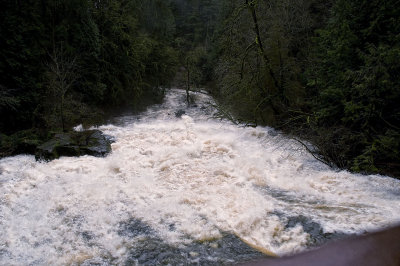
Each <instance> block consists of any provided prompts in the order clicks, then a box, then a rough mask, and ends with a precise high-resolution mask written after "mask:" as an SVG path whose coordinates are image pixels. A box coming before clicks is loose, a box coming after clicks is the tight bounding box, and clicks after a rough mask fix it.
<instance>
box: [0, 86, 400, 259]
mask: <svg viewBox="0 0 400 266" xmlns="http://www.w3.org/2000/svg"><path fill="white" fill-rule="evenodd" d="M193 97H194V98H195V100H196V104H195V105H192V106H190V107H187V106H186V102H185V101H186V96H185V92H184V91H181V90H177V89H171V90H168V91H167V94H166V97H165V100H164V103H162V104H160V105H154V106H151V107H150V108H148V110H147V111H145V112H143V113H141V114H139V115H131V116H129V115H125V116H121V117H115V118H114V119H113V120H112V121H110V123H109V124H107V125H104V126H100V127H99V128H98V129H100V130H101V131H103V132H104V133H105V134H107V135H109V136H112V137H113V139H115V142H114V143H113V144H112V153H111V154H110V155H108V156H107V157H105V158H96V157H91V156H83V157H69V158H67V157H62V158H60V159H57V160H53V161H51V162H36V161H35V158H34V157H33V156H26V155H20V156H15V157H8V158H4V159H2V160H0V264H1V265H135V264H136V265H157V264H171V265H180V264H181V265H187V264H194V265H196V264H200V265H213V264H232V263H236V262H243V261H247V260H251V259H253V258H259V257H262V256H264V255H263V254H271V253H273V254H277V255H285V254H292V253H297V252H300V251H302V250H304V249H307V248H309V247H311V246H315V245H320V244H322V243H324V242H325V241H328V240H330V239H334V238H338V237H341V236H343V235H348V234H359V233H363V232H369V231H373V230H376V229H378V228H384V227H387V226H389V225H392V224H395V223H398V222H400V181H399V180H396V179H392V178H390V177H385V176H378V175H361V174H352V173H349V172H347V171H339V170H337V169H332V168H330V167H328V166H326V165H324V164H322V163H321V162H319V161H317V160H316V159H314V158H313V157H312V155H310V154H309V153H308V152H307V151H306V150H305V149H304V148H303V147H302V146H301V145H300V144H298V143H297V142H296V141H293V140H291V139H288V138H286V137H285V136H283V135H282V134H280V133H279V132H277V131H275V130H274V129H272V128H268V127H257V128H248V127H240V126H237V125H233V124H232V123H230V122H228V121H220V120H217V119H214V118H213V114H214V113H215V110H214V109H213V107H212V105H211V104H210V103H213V100H212V98H211V97H209V96H208V95H206V94H205V93H193ZM179 110H181V111H182V110H183V111H184V112H185V114H183V115H182V116H181V117H177V116H176V115H175V113H178V112H179ZM182 113H183V112H180V114H182ZM261 252H263V253H261Z"/></svg>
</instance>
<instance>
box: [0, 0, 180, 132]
mask: <svg viewBox="0 0 400 266" xmlns="http://www.w3.org/2000/svg"><path fill="white" fill-rule="evenodd" d="M140 2H141V1H136V0H129V1H123V0H117V1H100V0H93V1H92V0H85V1H81V0H71V1H57V0H43V1H11V0H6V1H2V3H1V8H0V20H1V22H0V25H1V28H0V45H1V47H0V58H1V59H0V76H1V80H0V85H1V88H2V90H1V94H2V97H1V101H0V108H1V112H2V116H1V119H0V131H2V132H13V131H15V130H18V129H25V128H30V127H32V126H34V127H37V128H46V129H55V128H60V127H62V128H65V127H67V126H71V125H73V124H74V123H76V122H77V120H80V119H82V117H84V116H87V115H88V113H89V114H90V113H95V112H96V111H95V109H94V108H95V107H102V108H104V107H105V106H117V105H122V104H135V103H137V102H138V101H139V100H140V99H141V96H142V95H143V94H146V92H149V91H151V93H154V91H153V89H154V88H158V87H159V86H161V85H165V84H167V83H168V82H169V81H170V80H171V78H173V75H174V73H175V72H174V67H175V66H176V61H177V55H176V53H175V51H174V50H173V49H172V48H171V46H170V45H169V43H168V41H167V40H164V39H163V38H158V37H156V36H154V34H153V32H152V31H151V30H147V28H146V27H145V26H146V25H145V24H144V23H143V22H142V21H141V20H143V18H144V16H145V15H144V14H145V13H146V12H147V14H146V15H148V16H150V14H152V13H153V12H154V10H158V9H160V6H153V7H149V6H145V5H140ZM150 2H152V1H146V3H147V4H149V3H150ZM154 2H162V1H154ZM65 124H66V125H65Z"/></svg>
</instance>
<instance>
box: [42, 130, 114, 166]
mask: <svg viewBox="0 0 400 266" xmlns="http://www.w3.org/2000/svg"><path fill="white" fill-rule="evenodd" d="M111 142H112V141H111V140H110V139H109V138H107V137H106V136H105V135H104V134H103V133H102V132H101V131H99V130H87V131H80V132H69V133H60V134H56V135H55V136H54V137H53V138H52V139H51V140H49V141H47V142H46V143H44V144H42V145H40V146H38V147H37V148H36V152H35V158H36V160H45V161H50V160H54V159H57V158H60V157H61V156H68V157H72V156H83V155H91V156H96V157H103V156H106V155H107V154H108V153H110V152H111Z"/></svg>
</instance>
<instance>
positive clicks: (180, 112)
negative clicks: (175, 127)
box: [175, 109, 186, 118]
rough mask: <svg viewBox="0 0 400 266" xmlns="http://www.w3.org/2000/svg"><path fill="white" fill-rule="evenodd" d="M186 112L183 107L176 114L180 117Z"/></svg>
mask: <svg viewBox="0 0 400 266" xmlns="http://www.w3.org/2000/svg"><path fill="white" fill-rule="evenodd" d="M184 114H186V112H185V111H184V110H182V109H180V110H178V111H176V112H175V116H176V117H179V118H180V117H182V115H184Z"/></svg>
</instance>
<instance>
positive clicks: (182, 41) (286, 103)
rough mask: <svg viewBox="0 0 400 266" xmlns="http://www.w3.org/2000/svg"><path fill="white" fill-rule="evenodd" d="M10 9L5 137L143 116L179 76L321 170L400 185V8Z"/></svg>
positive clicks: (256, 4) (0, 101) (2, 103)
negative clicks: (123, 111) (112, 115)
mask: <svg viewBox="0 0 400 266" xmlns="http://www.w3.org/2000/svg"><path fill="white" fill-rule="evenodd" d="M0 5H1V6H0V77H1V78H0V88H1V90H0V112H1V117H0V132H2V133H7V134H10V133H13V132H16V131H18V130H22V129H29V128H33V129H34V131H35V132H36V133H37V134H39V135H40V134H45V133H46V132H48V131H50V130H55V129H58V130H61V129H67V128H70V127H71V126H72V125H76V124H78V122H80V121H82V119H88V118H90V117H95V116H98V115H99V114H101V112H102V110H103V111H104V110H105V109H106V108H111V107H115V106H120V105H124V106H126V105H130V106H133V107H137V106H138V105H139V103H143V102H145V101H144V99H156V98H158V97H159V96H160V94H162V93H161V92H162V91H161V90H160V89H159V88H161V87H163V86H168V85H169V84H170V83H171V81H172V80H173V78H174V81H173V82H174V85H176V86H179V87H182V88H186V89H187V90H189V89H194V88H198V87H200V86H206V87H207V88H208V89H209V91H210V92H211V93H213V94H214V95H215V96H216V97H217V99H219V108H220V111H221V114H223V115H225V116H228V117H230V118H231V119H235V120H236V121H239V122H244V123H247V124H249V125H253V126H256V125H272V126H274V127H276V128H278V129H282V130H283V131H284V132H286V133H287V134H288V135H291V136H293V137H295V138H297V139H299V141H300V139H302V140H306V141H308V142H309V143H312V144H313V147H315V148H316V149H314V148H311V146H310V145H309V144H307V142H303V141H302V143H304V145H307V147H308V148H310V149H313V150H314V152H315V155H316V156H317V157H318V158H319V159H320V160H323V161H325V162H327V163H330V164H332V165H337V166H339V167H343V168H348V169H351V170H353V171H359V172H371V173H384V174H392V175H396V176H399V175H400V154H399V152H400V107H399V105H398V103H399V102H400V88H399V85H400V84H399V83H400V81H399V73H400V7H399V5H398V4H397V3H396V1H394V0H388V1H377V0H372V1H366V0H355V1H348V0H329V1H323V0H269V1H260V0H146V1H143V0H113V1H111V0H83V1H82V0H70V1H60V0H41V1H33V0H27V1H11V0H6V1H2V3H1V4H0ZM36 133H35V134H36ZM18 134H19V136H23V137H24V136H25V135H26V134H25V133H21V132H19V133H18ZM18 134H17V135H18Z"/></svg>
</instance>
